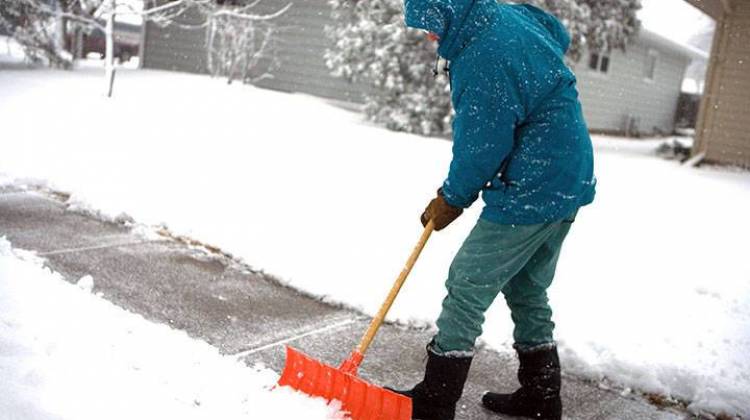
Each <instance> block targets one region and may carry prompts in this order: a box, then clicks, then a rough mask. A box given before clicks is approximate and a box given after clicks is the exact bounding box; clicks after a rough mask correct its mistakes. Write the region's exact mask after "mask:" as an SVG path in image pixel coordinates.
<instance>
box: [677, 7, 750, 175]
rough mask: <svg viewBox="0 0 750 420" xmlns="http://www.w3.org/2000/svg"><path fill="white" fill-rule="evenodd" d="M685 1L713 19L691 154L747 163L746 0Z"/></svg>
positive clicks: (749, 63) (749, 77) (749, 19)
mask: <svg viewBox="0 0 750 420" xmlns="http://www.w3.org/2000/svg"><path fill="white" fill-rule="evenodd" d="M687 2H688V3H690V4H692V5H693V6H695V7H697V8H699V9H701V10H703V11H704V12H705V13H706V14H708V15H709V16H711V17H712V18H714V19H715V20H716V33H715V34H714V41H713V45H712V47H711V56H710V58H709V64H708V73H707V75H706V84H705V94H704V96H703V102H702V103H701V108H700V113H699V114H698V124H697V126H696V133H695V147H694V148H693V155H694V157H695V159H696V161H697V160H704V161H707V162H716V163H724V164H730V165H737V166H743V167H746V168H750V118H748V117H747V113H748V110H750V1H748V0H687Z"/></svg>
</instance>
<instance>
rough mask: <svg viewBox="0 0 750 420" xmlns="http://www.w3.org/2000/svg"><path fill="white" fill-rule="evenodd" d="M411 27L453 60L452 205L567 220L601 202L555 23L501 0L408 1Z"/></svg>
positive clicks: (525, 219)
mask: <svg viewBox="0 0 750 420" xmlns="http://www.w3.org/2000/svg"><path fill="white" fill-rule="evenodd" d="M404 9H405V10H404V11H405V17H406V24H407V25H408V26H410V27H414V28H419V29H424V30H427V31H430V32H433V33H435V34H437V35H438V36H439V37H440V39H439V41H438V42H439V45H438V54H440V55H441V56H442V57H443V58H445V59H447V60H449V61H450V81H451V101H452V102H453V108H454V110H455V113H456V115H455V118H454V121H453V160H452V162H451V165H450V169H449V173H448V177H447V179H446V180H445V183H444V185H443V195H444V196H445V199H446V201H447V202H448V203H449V204H451V205H453V206H456V207H464V208H465V207H469V206H470V205H471V204H472V203H473V202H474V201H475V200H476V199H477V198H478V196H479V194H480V193H481V194H482V198H483V199H484V202H485V208H484V211H483V212H482V218H483V219H485V220H488V221H490V222H495V223H501V224H519V225H530V224H538V223H547V222H552V221H555V220H560V219H562V218H565V217H567V216H569V215H570V214H572V213H573V212H574V211H575V210H576V209H578V208H579V207H581V206H583V205H586V204H589V203H591V202H592V201H593V199H594V189H595V183H596V181H595V178H594V175H593V151H592V146H591V138H590V137H589V133H588V129H587V127H586V122H585V121H584V118H583V114H582V111H581V104H580V102H579V101H578V91H577V89H576V79H575V76H574V75H573V73H572V72H571V71H570V69H569V68H568V67H567V65H566V64H565V61H564V55H565V52H566V51H567V49H568V46H569V44H570V37H569V35H568V34H567V32H566V30H565V28H564V27H563V26H562V24H561V23H560V22H559V21H558V20H557V19H556V18H554V17H553V16H551V15H549V14H547V13H545V12H544V11H542V10H541V9H538V8H536V7H533V6H529V5H511V4H504V3H498V2H496V0H406V1H405V7H404Z"/></svg>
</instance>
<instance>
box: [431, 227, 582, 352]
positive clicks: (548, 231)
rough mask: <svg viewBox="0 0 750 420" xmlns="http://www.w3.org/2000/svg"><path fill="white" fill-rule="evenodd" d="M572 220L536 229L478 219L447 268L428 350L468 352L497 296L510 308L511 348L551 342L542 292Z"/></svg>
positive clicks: (550, 325)
mask: <svg viewBox="0 0 750 420" xmlns="http://www.w3.org/2000/svg"><path fill="white" fill-rule="evenodd" d="M574 218H575V214H574V215H572V216H571V217H569V218H567V219H565V220H561V221H558V222H553V223H545V224H539V225H500V224H495V223H492V222H488V221H486V220H482V219H479V221H478V222H477V224H476V226H475V227H474V229H473V230H472V231H471V234H469V236H468V238H466V241H465V242H464V244H463V246H462V247H461V249H460V250H459V251H458V254H456V257H455V258H454V259H453V263H452V264H451V267H450V271H449V274H448V281H447V282H446V288H447V289H448V296H446V298H445V300H444V301H443V310H442V313H441V314H440V317H439V318H438V320H437V326H438V330H439V331H438V334H437V336H436V337H435V342H434V344H433V348H435V349H436V350H437V351H438V352H442V353H448V352H471V351H473V349H474V342H475V341H476V339H477V337H479V336H480V335H481V334H482V324H483V323H484V313H485V312H486V311H487V309H488V308H489V306H490V304H492V302H493V301H494V300H495V298H496V297H497V295H498V294H499V293H500V292H502V293H503V295H504V296H505V301H506V302H507V304H508V307H509V308H510V312H511V318H512V319H513V323H514V326H515V328H514V331H513V338H514V340H515V343H516V346H519V347H527V346H528V347H533V346H536V345H540V344H547V343H551V342H553V337H552V331H553V329H554V328H555V324H554V323H553V322H552V309H551V308H550V307H549V304H548V301H547V288H548V287H549V286H550V284H551V283H552V279H553V277H554V276H555V266H556V265H557V259H558V257H559V256H560V248H561V247H562V243H563V240H564V239H565V236H566V235H567V234H568V231H569V230H570V227H571V224H572V223H573V220H574Z"/></svg>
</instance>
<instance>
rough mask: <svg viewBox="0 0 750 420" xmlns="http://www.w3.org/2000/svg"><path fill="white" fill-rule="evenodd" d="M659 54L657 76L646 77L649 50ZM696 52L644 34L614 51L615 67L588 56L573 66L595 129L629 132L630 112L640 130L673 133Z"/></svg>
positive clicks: (650, 132) (584, 103)
mask: <svg viewBox="0 0 750 420" xmlns="http://www.w3.org/2000/svg"><path fill="white" fill-rule="evenodd" d="M650 50H654V51H656V52H657V54H658V58H657V63H656V69H655V72H654V78H653V80H647V79H646V63H647V61H648V57H649V51H650ZM689 64H690V58H689V57H687V56H685V55H682V54H675V53H674V52H672V51H669V50H667V49H664V48H660V47H658V46H655V45H651V44H650V43H648V42H646V41H644V40H643V39H639V40H638V41H636V42H635V43H634V44H632V45H630V46H629V47H628V49H627V52H622V51H620V50H616V51H613V52H612V53H611V55H610V65H609V71H608V72H607V73H601V72H598V71H595V70H592V69H590V68H589V67H588V56H585V57H584V58H583V59H582V60H581V62H579V63H577V64H576V65H575V66H574V67H573V70H574V71H575V73H576V77H577V79H578V88H579V92H580V99H581V103H582V105H583V111H584V115H585V117H586V121H587V122H588V124H589V128H590V129H591V130H592V131H602V132H618V133H619V132H625V131H627V121H628V119H629V116H632V117H633V118H635V120H636V124H637V129H638V132H640V133H641V134H653V133H655V132H662V133H671V132H672V131H673V130H674V125H675V113H676V110H677V102H678V99H679V95H680V90H681V86H682V80H683V76H684V74H685V71H686V69H687V66H688V65H689Z"/></svg>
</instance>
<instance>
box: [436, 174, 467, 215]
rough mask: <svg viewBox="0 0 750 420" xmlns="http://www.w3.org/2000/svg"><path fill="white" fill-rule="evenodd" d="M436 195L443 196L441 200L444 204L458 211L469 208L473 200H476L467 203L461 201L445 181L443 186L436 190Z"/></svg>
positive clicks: (463, 200)
mask: <svg viewBox="0 0 750 420" xmlns="http://www.w3.org/2000/svg"><path fill="white" fill-rule="evenodd" d="M438 194H440V195H442V196H443V199H445V202H446V203H448V204H450V205H451V206H453V207H456V208H459V209H466V208H469V206H471V204H472V203H473V202H474V200H476V198H474V200H469V201H467V200H465V199H462V198H461V197H460V196H459V195H457V194H456V193H455V192H453V189H451V187H450V182H449V181H448V180H447V179H446V180H445V182H444V183H443V186H442V187H441V188H440V189H439V190H438Z"/></svg>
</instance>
